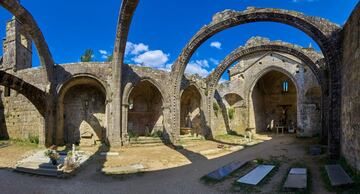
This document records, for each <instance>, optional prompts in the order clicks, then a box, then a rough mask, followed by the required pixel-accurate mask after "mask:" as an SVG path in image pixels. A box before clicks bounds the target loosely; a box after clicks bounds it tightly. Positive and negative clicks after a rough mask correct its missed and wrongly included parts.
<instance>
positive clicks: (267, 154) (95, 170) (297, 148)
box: [0, 135, 326, 194]
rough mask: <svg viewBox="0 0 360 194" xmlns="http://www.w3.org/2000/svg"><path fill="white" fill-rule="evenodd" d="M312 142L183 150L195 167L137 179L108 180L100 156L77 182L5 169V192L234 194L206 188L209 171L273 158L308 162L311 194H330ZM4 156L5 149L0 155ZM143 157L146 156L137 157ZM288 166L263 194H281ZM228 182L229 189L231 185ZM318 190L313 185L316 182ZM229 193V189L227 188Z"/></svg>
mask: <svg viewBox="0 0 360 194" xmlns="http://www.w3.org/2000/svg"><path fill="white" fill-rule="evenodd" d="M311 141H312V140H311V139H296V138H294V137H292V136H286V135H280V136H274V137H273V139H271V140H268V141H265V142H264V143H261V144H259V145H256V146H253V147H249V148H246V149H244V150H241V151H238V152H234V153H232V154H228V155H226V156H222V157H219V158H215V159H210V160H209V159H207V158H206V157H204V156H202V155H200V154H197V153H194V152H191V151H189V150H186V149H184V150H180V151H179V152H180V153H181V154H183V155H184V156H185V157H186V158H187V159H188V160H190V161H191V164H188V165H185V166H181V167H176V168H170V169H166V170H159V171H153V172H146V173H141V174H134V175H129V176H106V175H103V174H101V173H100V171H101V168H102V166H103V164H104V162H106V161H104V159H103V158H101V157H95V158H94V159H93V160H91V161H90V162H89V164H88V165H87V166H86V167H85V168H84V169H82V170H81V171H80V172H79V173H78V174H77V175H76V176H75V177H73V178H70V179H56V178H49V177H39V176H31V175H26V174H20V173H15V172H13V171H11V170H10V169H2V170H0V193H4V194H7V193H12V194H13V193H36V194H38V193H39V194H42V193H46V194H48V193H50V194H51V193H122V194H123V193H124V194H125V193H129V194H130V193H131V194H133V193H146V194H150V193H171V194H173V193H196V194H199V193H229V192H230V187H231V182H229V180H226V181H224V182H223V183H221V184H215V185H206V184H204V183H203V182H201V181H200V178H201V177H202V176H203V175H205V174H207V173H208V172H210V171H212V170H214V169H216V168H218V167H221V166H223V165H225V164H227V163H229V162H232V161H234V160H252V159H257V158H263V159H269V158H271V157H280V158H284V160H287V161H289V160H290V161H299V162H306V164H307V165H308V166H309V168H310V171H311V173H312V180H313V182H314V181H316V185H315V186H313V187H312V189H313V190H312V193H326V191H325V190H324V185H323V183H322V181H321V178H320V173H318V169H319V166H317V162H316V159H314V158H312V157H311V156H308V155H307V154H306V149H305V147H306V146H307V145H309V144H310V143H311ZM0 151H1V150H0ZM137 154H141V153H137ZM284 170H286V168H285V167H282V168H280V169H279V172H278V173H277V174H276V175H274V177H273V178H272V179H271V180H270V181H269V182H268V183H266V184H265V185H262V186H261V188H258V189H259V190H261V191H262V192H263V193H278V191H277V190H278V189H279V187H278V186H276V185H278V184H279V183H280V182H281V181H280V180H282V179H283V174H284V172H282V171H284ZM227 182H229V184H228V185H226V183H227ZM313 185H314V183H313ZM227 187H228V188H229V190H228V189H227Z"/></svg>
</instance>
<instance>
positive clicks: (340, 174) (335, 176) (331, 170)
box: [325, 164, 353, 186]
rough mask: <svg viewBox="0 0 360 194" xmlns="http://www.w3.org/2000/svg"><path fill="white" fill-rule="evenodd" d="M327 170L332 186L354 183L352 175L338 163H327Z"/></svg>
mask: <svg viewBox="0 0 360 194" xmlns="http://www.w3.org/2000/svg"><path fill="white" fill-rule="evenodd" d="M325 170H326V172H327V175H328V177H329V180H330V183H331V186H341V185H349V184H352V183H353V180H352V179H351V178H350V176H349V175H348V174H347V173H346V172H345V170H344V169H343V168H342V167H341V166H340V165H338V164H335V165H326V166H325Z"/></svg>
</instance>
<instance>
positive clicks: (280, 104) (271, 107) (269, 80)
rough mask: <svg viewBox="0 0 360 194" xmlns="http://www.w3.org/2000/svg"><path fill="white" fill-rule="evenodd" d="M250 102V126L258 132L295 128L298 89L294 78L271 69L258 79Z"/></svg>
mask: <svg viewBox="0 0 360 194" xmlns="http://www.w3.org/2000/svg"><path fill="white" fill-rule="evenodd" d="M250 94H251V97H250V99H249V100H250V102H249V106H250V107H249V113H250V115H249V128H254V129H255V130H256V132H257V133H259V132H264V131H269V130H276V127H284V129H285V131H286V130H289V129H294V128H295V127H296V123H297V90H296V86H295V84H294V82H293V81H292V79H291V78H290V77H289V76H288V75H286V74H284V73H282V72H280V71H275V70H272V71H269V72H267V73H266V74H264V75H262V76H261V78H260V79H258V80H257V82H256V84H255V85H254V87H253V88H252V91H251V93H250Z"/></svg>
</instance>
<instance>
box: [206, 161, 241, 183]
mask: <svg viewBox="0 0 360 194" xmlns="http://www.w3.org/2000/svg"><path fill="white" fill-rule="evenodd" d="M246 163H247V161H238V162H231V163H230V164H227V165H225V166H223V167H221V168H219V169H217V170H215V171H213V172H211V173H209V174H207V175H206V177H208V178H211V179H214V180H221V179H223V178H224V177H226V176H228V175H229V174H231V173H233V172H234V171H235V170H237V169H239V168H241V167H243V166H244V165H245V164H246Z"/></svg>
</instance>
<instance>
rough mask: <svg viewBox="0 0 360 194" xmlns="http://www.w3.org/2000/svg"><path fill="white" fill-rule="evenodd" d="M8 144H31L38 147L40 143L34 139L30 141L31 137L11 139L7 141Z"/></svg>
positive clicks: (30, 145)
mask: <svg viewBox="0 0 360 194" xmlns="http://www.w3.org/2000/svg"><path fill="white" fill-rule="evenodd" d="M3 142H6V143H7V144H13V145H18V146H29V147H37V146H38V145H39V144H38V143H36V142H34V141H30V140H29V139H9V140H6V141H3Z"/></svg>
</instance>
